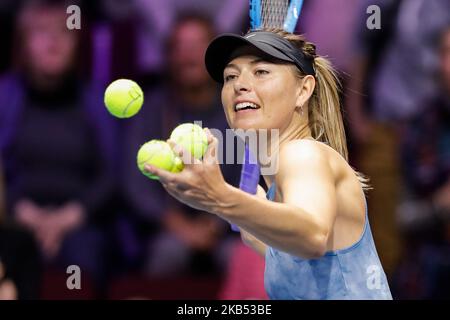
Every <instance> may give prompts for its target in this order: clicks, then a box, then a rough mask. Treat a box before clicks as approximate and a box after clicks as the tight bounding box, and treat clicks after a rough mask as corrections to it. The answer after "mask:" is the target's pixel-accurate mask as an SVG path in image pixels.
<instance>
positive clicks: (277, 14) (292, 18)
mask: <svg viewBox="0 0 450 320" xmlns="http://www.w3.org/2000/svg"><path fill="white" fill-rule="evenodd" d="M302 6H303V0H250V26H251V29H252V30H255V29H258V28H282V29H284V30H285V31H287V32H291V33H292V32H294V30H295V26H296V25H297V21H298V17H299V16H300V12H301V10H302ZM260 172H261V170H260V168H259V166H258V164H257V163H256V159H255V158H254V156H253V155H252V154H251V152H250V150H249V147H248V145H246V146H245V152H244V161H243V163H242V171H241V180H240V183H239V188H240V189H241V190H243V191H245V192H247V193H250V194H256V192H257V190H258V183H259V176H260ZM231 229H232V230H233V231H237V232H238V231H239V228H238V227H237V226H236V225H233V224H232V225H231Z"/></svg>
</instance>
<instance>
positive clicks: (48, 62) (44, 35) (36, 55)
mask: <svg viewBox="0 0 450 320" xmlns="http://www.w3.org/2000/svg"><path fill="white" fill-rule="evenodd" d="M32 18H33V19H30V21H27V25H26V27H25V35H26V37H25V39H26V40H25V41H26V42H25V50H26V53H27V55H26V56H27V63H28V65H29V66H30V68H31V69H32V71H33V72H36V73H39V74H45V75H51V76H58V75H61V74H63V73H64V72H66V71H67V70H68V69H69V68H70V67H71V66H72V63H73V61H74V53H75V47H76V44H77V36H76V32H77V31H72V30H69V29H68V28H67V26H66V19H67V15H66V14H65V12H64V11H63V10H60V9H46V10H44V9H42V10H38V11H36V12H35V13H34V14H33V15H32Z"/></svg>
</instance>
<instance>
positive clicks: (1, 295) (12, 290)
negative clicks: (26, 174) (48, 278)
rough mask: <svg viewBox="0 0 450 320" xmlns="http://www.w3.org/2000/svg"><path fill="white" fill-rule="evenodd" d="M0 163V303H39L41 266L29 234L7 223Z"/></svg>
mask: <svg viewBox="0 0 450 320" xmlns="http://www.w3.org/2000/svg"><path fill="white" fill-rule="evenodd" d="M5 208H6V206H5V197H4V186H3V174H2V166H1V162H0V300H16V299H21V300H22V299H38V298H39V289H40V275H41V265H40V259H39V252H38V248H37V246H36V243H35V241H34V239H33V237H32V236H31V234H30V233H29V232H27V231H26V230H24V229H22V228H20V227H18V226H17V225H14V224H12V223H10V222H8V221H7V217H6V216H5Z"/></svg>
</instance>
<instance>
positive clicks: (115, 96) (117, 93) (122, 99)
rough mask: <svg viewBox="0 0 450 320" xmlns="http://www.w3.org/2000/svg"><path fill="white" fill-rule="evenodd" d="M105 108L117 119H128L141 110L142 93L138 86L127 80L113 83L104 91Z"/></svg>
mask: <svg viewBox="0 0 450 320" xmlns="http://www.w3.org/2000/svg"><path fill="white" fill-rule="evenodd" d="M104 100H105V106H106V108H107V109H108V111H109V112H110V113H111V114H112V115H113V116H116V117H118V118H130V117H132V116H134V115H135V114H136V113H138V112H139V110H141V107H142V104H143V103H144V93H143V92H142V89H141V87H139V85H138V84H137V83H136V82H134V81H132V80H128V79H119V80H116V81H113V82H112V83H111V84H110V85H109V86H108V87H107V88H106V91H105V99H104Z"/></svg>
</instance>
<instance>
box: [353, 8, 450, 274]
mask: <svg viewBox="0 0 450 320" xmlns="http://www.w3.org/2000/svg"><path fill="white" fill-rule="evenodd" d="M369 5H378V6H379V7H380V9H381V29H374V30H370V29H368V28H367V26H366V21H367V19H368V17H369V14H366V10H367V8H368V6H369ZM449 6H450V2H449V1H448V0H402V1H393V0H377V1H372V0H370V1H369V0H368V1H363V2H361V7H360V17H361V20H360V22H359V26H358V27H357V35H356V39H355V44H356V47H355V50H354V55H353V56H352V57H351V58H350V59H351V61H353V63H352V69H351V72H350V74H351V79H350V81H349V84H348V87H347V90H346V93H347V97H346V98H347V100H346V107H347V114H348V117H349V125H350V134H351V141H352V142H353V144H356V148H354V149H356V155H355V156H354V158H355V161H356V162H357V163H356V166H357V167H358V168H359V169H360V170H361V171H362V172H364V173H365V174H367V175H368V176H369V177H370V179H371V184H372V185H373V187H374V189H373V190H372V191H371V192H370V193H369V197H368V202H369V203H368V204H369V214H370V215H371V217H370V218H371V224H372V228H373V233H374V239H375V242H376V244H377V249H378V252H379V255H380V259H381V261H382V263H383V266H384V268H385V270H386V273H387V274H388V276H389V275H391V274H392V271H393V270H394V268H395V266H396V264H397V262H398V259H399V255H400V250H401V242H400V237H399V233H398V229H397V226H396V221H395V211H396V207H397V204H398V201H399V197H400V186H401V185H400V182H401V180H400V174H399V173H400V159H399V151H398V150H399V141H398V139H399V136H398V135H399V131H400V129H401V124H402V122H404V121H406V119H408V118H409V117H410V116H412V115H414V114H416V113H417V112H418V110H417V105H418V104H419V103H420V101H423V99H424V98H425V97H427V96H428V95H430V94H431V93H432V92H433V91H434V90H435V88H436V87H437V86H436V83H435V82H434V81H433V74H434V71H435V63H436V61H437V57H436V54H435V52H434V51H433V48H432V46H431V42H432V40H433V39H435V36H436V34H437V31H438V30H439V28H442V25H443V24H444V23H445V21H446V20H447V19H448V18H449V15H450V7H449Z"/></svg>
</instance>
